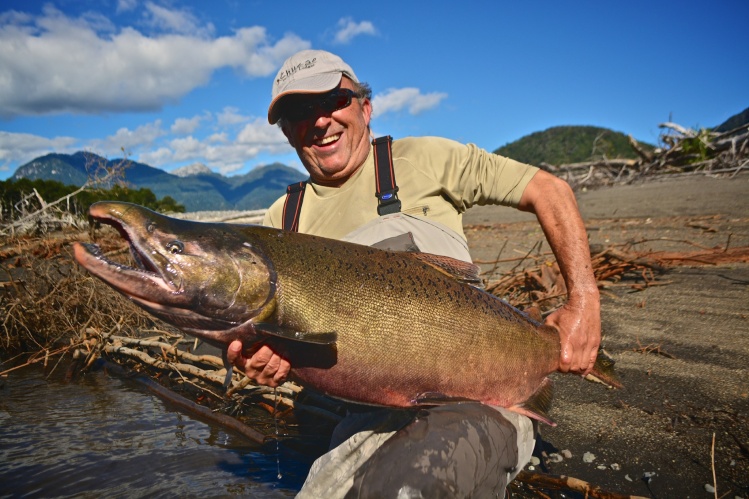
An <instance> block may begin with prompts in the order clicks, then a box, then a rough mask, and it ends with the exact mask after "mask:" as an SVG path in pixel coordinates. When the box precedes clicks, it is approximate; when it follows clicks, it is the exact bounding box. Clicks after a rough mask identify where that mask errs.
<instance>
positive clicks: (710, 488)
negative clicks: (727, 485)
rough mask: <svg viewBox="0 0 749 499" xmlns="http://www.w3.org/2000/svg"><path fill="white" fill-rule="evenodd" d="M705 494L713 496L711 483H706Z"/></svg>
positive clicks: (713, 490) (713, 489)
mask: <svg viewBox="0 0 749 499" xmlns="http://www.w3.org/2000/svg"><path fill="white" fill-rule="evenodd" d="M705 492H707V493H708V494H715V487H713V485H712V484H711V483H706V484H705Z"/></svg>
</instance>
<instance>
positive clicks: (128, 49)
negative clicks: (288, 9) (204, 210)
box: [0, 4, 310, 118]
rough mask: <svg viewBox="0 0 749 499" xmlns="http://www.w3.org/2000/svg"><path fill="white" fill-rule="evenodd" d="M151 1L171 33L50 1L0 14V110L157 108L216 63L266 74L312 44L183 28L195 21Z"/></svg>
mask: <svg viewBox="0 0 749 499" xmlns="http://www.w3.org/2000/svg"><path fill="white" fill-rule="evenodd" d="M149 5H151V10H150V12H151V13H152V18H151V19H152V20H153V24H154V25H158V26H159V27H161V28H162V29H169V30H171V32H170V33H166V34H163V33H162V34H158V35H148V34H144V33H141V32H140V31H138V30H136V29H135V28H132V27H124V28H121V29H119V30H117V29H115V27H114V26H113V25H112V23H111V22H109V21H108V20H107V19H106V18H104V17H102V16H100V15H98V14H86V15H83V16H81V17H78V18H72V17H68V16H66V15H65V14H64V13H62V12H60V11H58V10H56V9H54V8H53V7H49V6H48V7H46V8H45V9H44V11H43V13H42V14H41V15H40V16H38V17H32V16H28V15H25V14H22V13H5V14H3V15H2V16H0V116H4V117H6V118H9V117H13V116H17V115H29V114H31V115H35V114H36V115H41V114H49V113H61V112H72V113H102V112H121V111H123V112H124V111H154V110H159V109H161V108H162V106H164V105H165V104H168V103H174V102H176V101H178V100H179V99H180V98H181V97H183V96H185V95H186V94H187V93H189V92H190V91H192V90H193V89H195V88H196V87H199V86H202V85H206V84H207V83H208V82H209V80H210V78H211V76H212V74H213V72H214V71H216V70H218V69H220V68H225V67H229V68H234V69H237V70H238V71H240V72H241V73H243V74H244V75H245V76H247V77H250V78H252V77H262V76H267V75H270V74H272V73H273V72H274V71H275V69H276V68H278V67H279V66H280V64H281V62H282V61H283V60H284V59H285V58H286V57H288V56H289V55H291V54H292V53H294V52H296V51H298V50H301V49H305V48H309V46H310V45H309V42H307V41H304V40H302V39H301V38H299V37H297V36H295V35H287V36H285V37H284V38H282V39H281V40H278V41H275V42H273V41H272V40H271V39H270V37H269V36H268V35H267V33H266V30H265V28H263V27H259V26H254V27H245V28H240V29H238V30H236V31H235V32H234V34H233V35H232V36H221V37H214V38H209V37H207V34H208V33H209V32H211V31H212V28H211V27H210V26H208V27H205V26H204V27H202V28H200V29H197V32H198V33H197V34H195V33H194V32H191V33H190V34H181V31H180V30H189V29H190V27H193V28H195V27H196V26H198V25H197V24H196V23H197V22H198V21H197V20H196V19H194V18H191V17H190V16H189V15H186V14H184V13H180V12H172V11H167V10H165V9H163V8H158V9H157V8H156V6H155V5H153V4H149ZM154 12H157V13H158V15H156V14H153V13H154ZM170 13H171V14H172V15H171V16H170V15H169V14H170ZM157 21H158V22H157Z"/></svg>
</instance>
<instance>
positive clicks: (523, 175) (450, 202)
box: [263, 137, 538, 239]
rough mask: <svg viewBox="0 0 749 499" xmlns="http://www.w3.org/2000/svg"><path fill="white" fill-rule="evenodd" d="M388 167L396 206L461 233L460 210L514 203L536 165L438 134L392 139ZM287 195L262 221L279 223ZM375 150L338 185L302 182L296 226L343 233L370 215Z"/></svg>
mask: <svg viewBox="0 0 749 499" xmlns="http://www.w3.org/2000/svg"><path fill="white" fill-rule="evenodd" d="M392 149H393V169H394V172H395V181H396V184H397V185H398V188H399V191H398V198H399V199H400V201H401V212H402V213H406V214H409V215H414V216H418V217H424V218H426V219H427V220H436V221H438V222H440V223H442V224H444V225H446V226H447V227H449V228H450V229H452V230H454V231H455V232H457V233H458V234H460V235H462V236H463V238H464V239H465V235H464V234H463V213H464V212H465V211H466V210H467V209H468V208H470V207H471V206H473V205H485V204H501V205H506V206H513V207H516V206H517V205H518V203H519V202H520V197H521V196H522V194H523V191H524V190H525V187H526V186H527V185H528V182H530V180H531V178H533V176H534V175H535V174H536V172H537V171H538V168H535V167H533V166H530V165H526V164H523V163H520V162H518V161H515V160H512V159H509V158H505V157H503V156H499V155H496V154H493V153H490V152H488V151H485V150H483V149H480V148H478V147H476V146H475V145H473V144H468V145H465V144H461V143H459V142H455V141H453V140H449V139H444V138H439V137H409V138H403V139H398V140H395V141H393V148H392ZM285 198H286V196H283V197H281V198H280V199H278V200H277V201H276V202H275V203H273V205H272V206H271V207H270V209H269V210H268V212H267V213H266V215H265V220H264V221H263V225H268V226H271V227H279V228H280V227H281V226H282V222H283V205H284V200H285ZM377 217H378V214H377V197H376V196H375V167H374V154H373V152H372V148H371V147H370V151H369V156H367V160H366V161H365V162H364V164H363V165H362V166H361V168H359V169H358V170H357V171H356V172H355V173H354V175H352V177H351V178H350V179H349V180H347V181H346V183H345V184H343V185H342V186H340V187H326V186H322V185H318V184H315V183H312V182H308V183H307V187H306V190H305V192H304V201H303V203H302V212H301V215H300V217H299V232H303V233H307V234H314V235H318V236H324V237H329V238H333V239H342V238H343V237H344V236H346V235H347V234H349V233H350V232H351V231H353V230H355V229H357V228H358V227H361V226H362V225H364V224H366V223H368V222H370V221H372V220H374V219H375V218H377Z"/></svg>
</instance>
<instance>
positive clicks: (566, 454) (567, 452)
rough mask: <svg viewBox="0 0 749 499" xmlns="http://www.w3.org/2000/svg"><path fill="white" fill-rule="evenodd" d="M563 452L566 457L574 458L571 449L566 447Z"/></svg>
mask: <svg viewBox="0 0 749 499" xmlns="http://www.w3.org/2000/svg"><path fill="white" fill-rule="evenodd" d="M561 454H562V457H563V458H565V459H572V452H571V451H570V450H569V449H564V450H563V451H562V452H561Z"/></svg>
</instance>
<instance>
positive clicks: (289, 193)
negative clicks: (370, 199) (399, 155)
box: [282, 135, 401, 232]
mask: <svg viewBox="0 0 749 499" xmlns="http://www.w3.org/2000/svg"><path fill="white" fill-rule="evenodd" d="M392 143H393V138H392V137H391V136H390V135H386V136H384V137H379V138H376V139H374V140H373V141H372V145H373V146H374V161H375V189H376V192H375V195H376V196H377V214H378V215H390V214H391V213H398V212H399V211H401V202H400V200H399V199H398V186H397V185H395V172H394V171H393V151H392ZM305 187H307V182H297V183H295V184H291V185H289V186H288V187H287V188H286V201H285V202H284V204H283V226H282V227H283V229H284V230H290V231H292V232H298V231H299V213H300V212H301V211H302V201H303V200H304V189H305Z"/></svg>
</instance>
